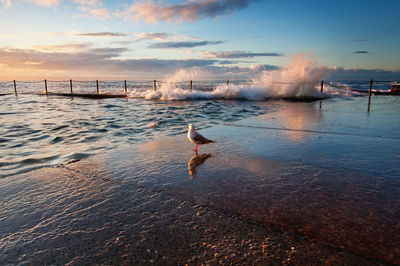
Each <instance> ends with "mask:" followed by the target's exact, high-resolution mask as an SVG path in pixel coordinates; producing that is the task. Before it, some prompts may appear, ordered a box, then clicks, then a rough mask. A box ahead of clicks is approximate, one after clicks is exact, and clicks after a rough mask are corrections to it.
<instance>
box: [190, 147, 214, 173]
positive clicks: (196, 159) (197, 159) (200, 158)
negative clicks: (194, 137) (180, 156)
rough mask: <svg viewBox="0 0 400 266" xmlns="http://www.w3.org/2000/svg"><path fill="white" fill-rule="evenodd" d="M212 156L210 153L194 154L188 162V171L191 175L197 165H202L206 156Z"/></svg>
mask: <svg viewBox="0 0 400 266" xmlns="http://www.w3.org/2000/svg"><path fill="white" fill-rule="evenodd" d="M210 157H212V155H211V153H203V154H199V155H197V154H196V155H194V156H193V157H192V158H190V160H189V162H188V171H189V175H190V176H191V177H194V175H195V174H196V170H197V167H199V166H200V165H202V164H203V163H204V162H205V161H206V160H207V159H208V158H210Z"/></svg>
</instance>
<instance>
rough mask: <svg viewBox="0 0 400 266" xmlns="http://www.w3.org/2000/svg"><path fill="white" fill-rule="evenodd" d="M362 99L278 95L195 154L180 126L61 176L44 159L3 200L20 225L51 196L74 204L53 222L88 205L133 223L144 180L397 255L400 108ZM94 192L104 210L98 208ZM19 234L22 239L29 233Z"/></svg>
mask: <svg viewBox="0 0 400 266" xmlns="http://www.w3.org/2000/svg"><path fill="white" fill-rule="evenodd" d="M388 100H389V101H390V99H388ZM362 101H364V99H360V100H354V101H344V102H341V101H338V102H337V101H327V102H324V103H323V106H322V109H321V111H320V110H319V106H318V104H316V103H285V104H283V105H284V108H282V111H281V112H274V113H271V114H266V115H263V116H261V117H258V118H256V119H253V118H251V119H247V120H244V121H240V122H237V124H239V125H241V126H222V127H214V128H209V129H204V130H202V131H201V132H202V133H204V134H205V135H207V136H209V137H210V138H213V139H215V140H216V143H214V144H213V145H207V146H204V147H203V146H202V150H201V152H202V154H200V156H202V157H195V156H194V153H193V146H192V144H191V143H190V142H189V141H188V140H187V138H186V135H180V136H176V137H169V138H162V139H160V140H158V141H155V142H150V143H145V144H140V145H136V146H132V147H129V148H124V149H120V150H116V151H112V152H110V153H107V154H104V155H102V156H96V157H90V158H89V159H86V160H82V161H81V162H78V163H75V164H71V165H67V167H68V168H70V169H72V170H71V171H70V172H68V174H66V173H62V172H59V173H58V172H57V169H51V170H50V171H49V173H48V175H49V178H48V179H45V180H43V181H42V180H37V182H36V183H29V182H26V183H22V185H23V186H24V189H25V190H26V191H28V192H27V193H29V195H31V196H32V197H31V200H30V201H29V202H30V203H29V205H27V206H26V207H24V208H23V209H19V208H13V206H17V205H18V203H19V202H22V201H23V196H24V195H23V194H18V193H17V191H16V190H15V191H14V192H13V187H18V185H15V184H13V185H10V187H7V185H4V186H3V187H5V188H7V189H6V190H3V191H2V193H0V195H2V197H7V195H8V192H11V194H12V195H16V196H14V198H13V199H11V198H7V199H8V200H6V201H3V202H6V204H7V206H8V207H7V208H5V209H7V211H8V212H10V211H11V212H12V213H13V216H12V217H18V216H22V215H26V219H25V220H23V221H22V222H21V223H22V225H21V226H22V227H23V226H24V223H29V217H30V215H31V214H28V211H29V209H30V208H32V206H33V207H34V208H35V210H37V212H36V213H35V214H32V215H37V217H40V215H43V214H41V213H40V212H41V211H40V210H44V212H46V210H47V209H49V208H50V207H51V206H52V204H53V203H54V202H57V204H56V206H60V205H62V206H64V207H65V208H66V209H68V210H72V214H71V215H72V216H71V217H73V218H74V219H72V221H73V222H72V224H69V225H68V222H67V221H66V220H65V219H63V218H62V217H60V216H57V215H58V214H57V210H56V209H51V208H50V210H51V211H50V212H48V214H49V216H51V215H55V216H56V217H59V218H57V219H54V222H53V224H52V225H53V226H55V228H56V229H57V230H60V227H58V225H57V223H61V224H67V226H66V227H65V228H70V226H75V225H79V224H80V225H82V224H83V225H85V224H86V222H87V221H90V223H95V222H96V219H94V220H93V218H92V217H96V215H97V216H98V215H100V216H101V217H102V219H103V218H104V221H109V220H111V221H113V220H114V217H118V219H119V220H121V221H123V222H127V223H129V221H130V220H132V219H133V220H134V219H135V217H134V214H131V211H130V208H131V207H132V206H135V204H137V201H133V200H132V202H131V201H130V200H127V199H130V198H131V197H134V195H135V193H136V194H137V193H140V190H148V191H153V192H154V193H161V194H165V195H168V196H172V197H173V198H175V199H178V200H183V201H189V202H192V203H194V204H197V205H200V206H203V207H209V208H211V209H215V210H218V211H221V212H224V213H226V214H228V215H234V216H239V217H242V218H243V219H245V220H249V221H252V222H257V223H261V224H266V225H273V226H275V227H277V228H279V229H282V230H284V231H292V232H296V233H300V234H302V235H306V236H308V237H310V238H313V239H318V240H322V241H325V242H327V243H330V244H333V245H334V246H337V247H344V248H346V249H350V250H352V251H354V252H356V253H361V254H364V255H367V256H370V257H377V258H380V259H383V260H386V261H390V262H393V263H398V262H399V260H400V258H399V257H398V252H397V250H396V248H397V247H398V246H399V245H400V236H399V235H398V233H397V232H398V231H399V229H400V228H399V220H398V213H399V210H400V206H399V202H400V198H399V195H400V193H399V188H400V180H399V178H398V177H399V176H400V169H399V167H397V165H398V160H399V158H400V156H399V155H400V154H399V150H400V140H399V139H397V138H396V137H395V135H393V134H391V132H392V131H395V129H397V128H398V126H399V123H397V122H398V121H399V116H398V115H396V112H392V109H390V108H396V106H393V105H392V107H390V106H386V111H385V112H386V113H388V120H386V121H385V120H380V118H382V117H383V112H384V109H381V110H377V109H376V110H377V111H376V112H375V113H371V114H370V115H368V114H367V113H366V112H365V111H363V110H361V109H363V108H362V107H363V106H362V105H361V104H360V103H362ZM355 104H360V105H359V107H357V108H355V107H354V106H355ZM346 105H348V109H346V108H345V107H346ZM290 106H292V107H293V110H296V111H292V110H290ZM360 106H362V107H360ZM348 110H353V111H355V112H348ZM320 112H321V114H320ZM277 118H279V119H277ZM389 121H390V122H389ZM378 125H382V127H377V126H378ZM248 126H251V127H248ZM279 127H280V128H279ZM284 128H290V129H296V130H298V131H294V132H292V131H287V130H282V129H284ZM381 128H384V129H385V130H384V131H381ZM277 129H278V130H277ZM299 130H302V131H299ZM360 132H365V135H362V136H361V135H360ZM294 133H296V134H297V133H299V135H298V136H295V137H294V136H293V135H292V134H294ZM208 154H209V155H211V154H212V157H211V158H209V157H208ZM203 155H204V156H203ZM192 166H193V168H194V170H193V168H191V167H192ZM190 172H192V173H193V175H191V174H190ZM194 172H196V173H194ZM39 174H40V172H39ZM53 174H62V175H65V180H66V181H65V184H63V183H62V182H63V180H62V179H61V180H60V178H58V179H57V182H58V183H59V186H51V178H50V177H51V176H52V175H53ZM70 174H73V175H72V176H71V175H70ZM192 176H195V177H196V178H191V177H192ZM32 180H36V179H32ZM100 180H101V181H100ZM41 183H46V184H47V185H45V186H42V187H41V186H40V185H41ZM117 186H118V188H117ZM48 191H52V192H51V193H48ZM36 192H38V194H37V193H36ZM35 195H42V197H41V198H40V199H39V198H37V197H36V196H35ZM82 198H85V199H84V200H82ZM98 202H101V205H106V206H107V208H108V209H107V208H98V207H96V206H98ZM115 210H118V211H115ZM75 211H76V213H75ZM108 213H112V214H110V215H109V214H108ZM78 216H79V217H81V220H79V219H78ZM6 217H11V216H8V215H7V216H6ZM75 219H77V220H75ZM6 222H7V220H3V223H6ZM97 222H98V221H97ZM87 224H89V222H88V223H87ZM21 226H19V225H18V226H14V225H10V224H8V225H7V226H4V227H3V226H2V227H1V228H6V229H4V230H6V231H7V230H8V231H13V230H17V231H18V230H22V229H21V228H22V227H21ZM28 227H29V226H28ZM40 228H41V227H40ZM74 228H75V227H74ZM101 228H103V229H101V230H105V229H104V228H106V226H104V227H101ZM57 230H55V231H54V232H53V233H54V234H57ZM60 232H62V230H61V231H60ZM16 235H20V236H22V238H20V239H24V237H27V234H26V232H25V231H23V232H22V231H21V232H17V234H16ZM10 239H11V240H13V241H15V242H12V243H16V244H15V245H16V246H18V245H19V244H20V242H18V241H17V240H15V239H13V237H12V236H10ZM39 239H42V240H43V241H47V239H46V237H43V236H42V237H39ZM10 243H11V242H10ZM11 246H12V245H11ZM24 247H25V248H27V246H24ZM10 248H11V247H10ZM22 250H23V248H22ZM396 254H397V255H396Z"/></svg>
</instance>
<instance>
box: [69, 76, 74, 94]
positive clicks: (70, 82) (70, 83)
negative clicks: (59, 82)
mask: <svg viewBox="0 0 400 266" xmlns="http://www.w3.org/2000/svg"><path fill="white" fill-rule="evenodd" d="M69 88H70V89H71V95H74V93H73V92H72V79H70V80H69Z"/></svg>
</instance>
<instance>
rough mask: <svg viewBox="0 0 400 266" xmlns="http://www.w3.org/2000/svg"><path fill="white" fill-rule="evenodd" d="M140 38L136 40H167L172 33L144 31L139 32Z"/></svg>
mask: <svg viewBox="0 0 400 266" xmlns="http://www.w3.org/2000/svg"><path fill="white" fill-rule="evenodd" d="M138 35H139V37H140V38H139V39H137V40H136V41H137V42H138V41H143V40H157V41H165V40H166V39H168V38H169V37H170V36H171V35H170V34H168V33H166V32H142V33H139V34H138Z"/></svg>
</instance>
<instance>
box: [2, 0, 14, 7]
mask: <svg viewBox="0 0 400 266" xmlns="http://www.w3.org/2000/svg"><path fill="white" fill-rule="evenodd" d="M0 4H1V5H3V6H4V7H10V6H11V0H0Z"/></svg>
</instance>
